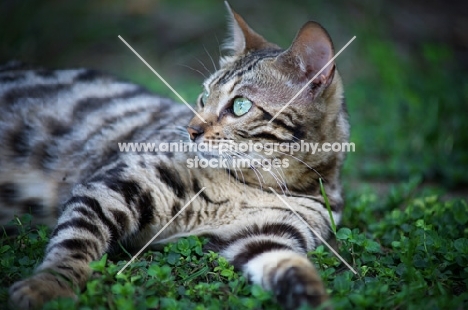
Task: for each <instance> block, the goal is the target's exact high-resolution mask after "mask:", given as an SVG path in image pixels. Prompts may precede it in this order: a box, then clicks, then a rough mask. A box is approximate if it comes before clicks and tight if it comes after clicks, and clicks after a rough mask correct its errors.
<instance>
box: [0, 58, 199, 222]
mask: <svg viewBox="0 0 468 310" xmlns="http://www.w3.org/2000/svg"><path fill="white" fill-rule="evenodd" d="M191 116H192V115H191V111H190V110H189V109H188V108H187V107H185V106H184V105H181V104H178V103H175V102H174V101H172V100H170V99H167V98H163V97H160V96H158V95H155V94H153V93H151V92H149V91H147V90H146V89H145V88H143V87H141V86H139V85H136V84H133V83H130V82H127V81H122V80H119V79H116V78H114V77H112V76H110V75H108V74H104V73H101V72H99V71H95V70H90V69H70V70H46V69H35V68H31V67H29V66H27V65H24V64H22V63H19V62H10V63H8V64H6V65H3V66H2V65H0V145H1V148H0V207H1V208H0V211H1V212H0V213H5V214H0V222H2V218H3V219H6V218H8V219H11V218H12V214H10V213H11V212H7V211H8V210H10V211H12V210H13V209H16V210H17V209H18V206H22V208H23V209H24V210H23V211H26V212H28V211H34V210H35V211H36V213H38V214H37V215H40V213H41V212H43V210H44V209H45V206H56V205H60V204H61V203H63V201H61V196H63V197H65V196H66V192H67V191H68V190H69V188H70V186H72V185H73V184H75V183H76V182H80V181H82V180H83V179H85V178H87V177H89V176H90V175H92V174H93V173H94V172H95V171H96V170H97V169H99V168H100V167H102V166H105V165H108V164H110V163H112V161H114V160H115V159H116V158H117V157H119V156H121V155H122V152H121V150H119V147H118V144H119V143H122V142H147V141H150V142H157V141H162V140H164V141H171V140H178V139H180V138H182V137H181V135H180V133H178V131H177V129H176V128H177V126H178V125H181V126H182V125H185V124H186V123H187V122H188V120H189V119H190V118H191ZM61 193H63V195H62V194H61ZM32 213H34V212H32Z"/></svg>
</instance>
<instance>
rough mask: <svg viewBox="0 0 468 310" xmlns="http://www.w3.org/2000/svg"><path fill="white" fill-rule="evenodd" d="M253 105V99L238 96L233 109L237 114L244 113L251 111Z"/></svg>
mask: <svg viewBox="0 0 468 310" xmlns="http://www.w3.org/2000/svg"><path fill="white" fill-rule="evenodd" d="M251 107H252V101H250V100H249V99H247V98H236V99H234V104H233V105H232V110H233V111H234V114H235V115H237V116H241V115H244V114H245V113H247V112H249V110H250V108H251Z"/></svg>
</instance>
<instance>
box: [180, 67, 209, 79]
mask: <svg viewBox="0 0 468 310" xmlns="http://www.w3.org/2000/svg"><path fill="white" fill-rule="evenodd" d="M177 65H178V66H181V67H186V68H189V69H190V70H192V71H196V72H198V73H200V74H201V75H202V76H203V78H204V79H206V78H207V76H206V75H205V74H204V73H203V72H201V71H200V70H198V69H195V68H192V67H190V66H187V65H183V64H177Z"/></svg>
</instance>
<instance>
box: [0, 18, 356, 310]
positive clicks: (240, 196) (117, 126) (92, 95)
mask: <svg viewBox="0 0 468 310" xmlns="http://www.w3.org/2000/svg"><path fill="white" fill-rule="evenodd" d="M229 12H230V16H231V25H230V28H231V37H230V39H229V42H228V45H227V46H226V47H227V49H228V50H229V51H230V54H229V56H225V57H222V58H221V59H220V68H219V70H217V71H216V72H215V73H214V74H212V75H211V76H210V77H209V78H208V79H206V80H205V81H204V83H203V91H202V94H201V95H200V96H199V98H198V103H197V106H198V108H197V112H198V114H199V115H194V114H193V112H192V111H191V110H190V109H188V108H187V107H186V106H184V105H181V104H177V103H174V102H173V101H171V100H169V99H166V98H162V97H159V96H158V95H155V94H152V93H150V92H148V91H146V90H145V89H144V88H142V87H140V86H138V85H135V84H131V83H128V82H124V81H120V80H117V79H115V78H113V77H110V76H107V75H105V74H102V73H99V72H97V71H93V70H87V69H76V70H61V71H53V70H44V69H36V70H34V69H31V68H27V67H25V66H23V65H21V64H19V63H14V62H10V63H8V64H7V65H4V66H3V67H1V69H0V109H1V113H0V145H1V146H2V147H1V148H0V172H1V173H0V206H1V209H0V220H1V221H2V223H4V224H5V223H6V222H8V220H11V219H12V218H13V217H14V216H16V215H20V213H24V212H31V213H32V215H33V223H34V224H47V225H49V226H51V227H55V228H54V230H53V232H52V235H51V236H50V243H49V244H48V246H47V248H46V254H45V258H44V261H43V262H42V264H40V266H39V267H38V268H37V270H36V271H35V273H34V275H32V276H31V277H30V278H28V279H25V280H23V281H19V282H17V283H15V284H14V285H13V286H12V287H11V289H10V301H11V304H12V305H13V307H15V308H20V309H31V308H37V307H40V306H41V305H42V304H43V303H45V302H47V301H49V300H51V299H54V298H56V297H58V296H74V291H75V290H76V289H80V288H83V287H84V286H85V283H86V281H87V279H88V278H89V276H90V273H91V271H90V268H89V266H88V264H89V263H90V262H91V261H93V260H97V259H99V258H100V257H101V256H102V255H103V254H104V253H106V252H109V251H111V250H112V249H115V248H116V245H117V243H118V242H123V243H125V244H129V245H132V246H133V247H135V248H138V247H141V246H142V245H144V244H145V243H146V242H147V241H148V240H150V238H151V237H152V236H153V235H154V234H155V233H156V232H158V231H159V230H160V229H161V228H162V227H163V226H164V225H165V224H166V223H168V222H169V221H170V220H171V218H172V217H173V216H174V215H175V214H177V212H179V211H180V210H181V208H182V207H183V206H185V205H186V203H187V202H188V201H189V200H190V199H191V198H192V197H193V196H194V195H195V194H196V193H198V192H199V191H200V190H201V189H202V188H203V187H205V190H204V191H202V192H201V194H200V195H199V196H198V197H197V198H196V199H195V200H194V201H193V202H192V203H191V204H190V205H189V206H188V207H187V208H186V210H184V211H183V212H182V214H181V215H180V216H178V217H177V218H175V220H174V222H172V223H171V224H170V225H169V226H168V227H167V229H165V230H164V231H163V232H162V234H161V235H160V236H159V238H158V241H159V242H167V241H170V240H174V239H176V238H178V237H181V236H187V235H207V236H209V237H211V239H210V243H209V248H212V249H217V250H218V251H219V253H220V255H222V256H224V257H226V258H227V259H228V260H229V262H230V263H231V264H233V265H234V266H235V268H237V269H238V270H240V271H242V272H243V273H244V274H245V275H246V276H247V277H248V279H249V280H251V281H252V282H254V283H258V284H260V285H262V286H263V287H264V288H265V289H267V290H271V291H273V292H274V294H275V296H276V298H277V300H278V301H279V303H280V304H281V305H283V307H284V308H285V309H295V308H297V307H299V306H300V305H302V304H309V305H319V304H322V303H323V302H324V301H325V300H327V299H328V297H327V294H326V291H325V289H324V286H323V283H322V281H321V279H320V277H319V275H318V272H317V271H316V269H315V268H314V266H313V265H312V263H311V262H310V261H309V260H308V259H307V257H306V253H307V252H308V251H311V250H313V249H314V248H316V247H317V245H318V244H320V241H319V239H318V238H317V237H316V236H315V235H314V234H313V233H312V231H311V230H310V229H309V228H308V226H307V225H305V224H304V222H302V221H301V220H300V219H299V218H298V217H297V216H296V215H295V214H294V213H293V212H292V211H291V209H290V208H289V207H288V206H287V205H286V204H284V203H283V202H282V201H281V200H280V199H279V198H278V196H277V195H276V194H275V193H273V192H272V191H271V190H270V189H269V188H270V187H271V188H273V189H274V190H275V191H276V192H277V193H279V194H281V195H282V197H283V199H284V200H285V201H286V202H287V203H288V204H289V205H290V206H292V207H293V208H294V210H296V211H297V212H298V214H300V216H301V217H303V218H304V219H305V220H306V221H307V223H308V224H309V225H310V226H311V227H313V229H314V230H315V231H317V232H318V233H319V234H320V235H321V236H322V237H323V238H327V236H328V235H329V232H330V225H331V219H330V217H329V214H328V212H327V209H326V206H325V204H324V198H323V197H322V195H321V194H320V186H319V178H323V180H324V187H325V191H326V193H327V196H328V199H329V201H330V205H331V208H332V211H333V212H332V214H333V217H334V221H335V222H339V220H340V216H341V212H342V209H343V199H342V190H341V185H340V180H339V177H340V168H341V166H342V162H343V160H344V153H341V152H316V153H315V154H313V153H312V152H310V151H298V152H294V153H292V152H288V151H284V150H283V151H282V150H278V149H277V150H274V151H272V152H262V150H261V149H260V150H258V149H257V150H248V151H244V152H241V151H236V150H232V149H230V148H229V149H228V150H224V151H223V152H221V149H220V146H221V144H220V143H221V142H220V141H224V140H229V141H231V142H235V143H243V142H244V143H247V142H248V141H251V142H253V143H261V144H263V145H266V144H268V143H270V144H273V143H275V144H279V143H293V142H299V141H309V142H310V141H314V142H318V143H325V142H329V143H332V142H340V143H341V142H346V141H348V138H349V125H348V119H347V112H346V107H345V103H344V98H343V87H342V82H341V79H340V76H339V74H338V72H337V70H336V69H335V65H334V63H331V64H330V65H328V67H327V68H325V70H323V72H322V73H321V74H320V75H319V76H318V77H317V78H315V79H314V80H313V82H312V83H311V84H310V85H309V86H307V87H306V89H305V90H304V91H302V92H300V93H299V91H300V90H301V88H303V87H304V85H306V84H307V83H308V81H309V80H310V79H311V78H312V77H314V75H316V73H318V72H319V70H320V69H321V68H322V67H323V66H324V65H325V64H326V63H327V62H328V61H329V60H331V58H332V57H333V55H334V50H333V45H332V42H331V39H330V37H329V35H328V34H327V32H326V31H325V30H324V29H323V28H322V27H321V26H320V25H319V24H317V23H315V22H312V21H309V22H307V23H306V24H305V25H304V26H303V27H302V28H301V29H300V30H299V32H298V34H297V36H296V38H295V39H294V41H293V43H292V44H291V46H290V47H289V48H288V49H286V50H283V49H281V48H280V47H278V46H277V45H275V44H272V43H270V42H268V41H266V40H265V39H264V38H263V37H261V36H260V35H259V34H257V33H256V32H254V31H253V30H252V29H251V28H250V27H249V26H248V25H247V24H246V22H245V21H244V20H243V19H242V18H241V17H240V16H239V15H238V14H237V13H235V12H234V11H231V10H229ZM298 93H299V95H298V96H297V97H296V98H295V99H294V100H293V101H292V102H291V104H290V105H288V106H287V107H286V108H285V109H284V110H283V111H282V112H281V113H280V114H278V115H277V117H276V118H275V117H274V116H275V115H276V114H277V112H278V111H280V109H282V108H283V107H284V106H285V104H286V103H287V102H288V101H289V100H290V99H291V98H293V97H294V96H295V95H296V94H298ZM180 128H182V129H183V130H180ZM179 140H183V141H184V142H186V143H188V144H189V145H192V146H193V145H194V144H196V145H198V146H199V145H202V144H203V143H205V145H206V143H207V142H211V143H212V144H213V149H212V150H208V151H200V150H198V151H197V152H194V151H191V152H190V151H188V152H182V151H178V152H167V151H166V152H161V151H153V152H136V151H135V152H122V151H121V150H119V148H118V143H122V142H151V143H161V142H168V141H179ZM265 150H266V148H265ZM195 157H197V158H198V159H199V160H200V161H201V160H202V159H212V158H218V157H220V158H223V159H225V160H226V161H227V162H228V167H225V166H222V167H221V166H220V167H218V168H217V167H206V168H200V167H198V168H197V167H193V165H191V166H190V165H189V164H188V163H189V162H191V163H192V164H193V163H195V162H194V161H193V159H194V158H195ZM241 158H243V159H248V160H251V159H254V158H257V159H261V162H263V164H262V163H260V164H258V161H257V162H256V163H257V164H256V165H254V164H250V165H248V166H247V167H236V166H235V165H234V160H235V159H241ZM275 159H277V160H278V161H277V162H276V163H281V164H280V165H275V166H272V167H270V168H271V169H265V168H266V167H265V166H264V165H266V163H268V162H269V161H270V163H271V161H273V160H275ZM190 160H192V161H190ZM284 163H287V164H286V165H284ZM189 166H190V167H189ZM10 228H11V227H6V229H7V230H8V229H10Z"/></svg>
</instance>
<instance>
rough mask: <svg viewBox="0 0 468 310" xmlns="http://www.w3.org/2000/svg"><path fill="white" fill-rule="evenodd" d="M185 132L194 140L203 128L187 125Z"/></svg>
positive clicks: (201, 132)
mask: <svg viewBox="0 0 468 310" xmlns="http://www.w3.org/2000/svg"><path fill="white" fill-rule="evenodd" d="M187 132H188V133H189V135H190V139H191V140H192V141H195V139H196V138H197V137H198V136H200V135H202V134H203V130H202V129H201V128H195V127H190V126H189V127H187Z"/></svg>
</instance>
